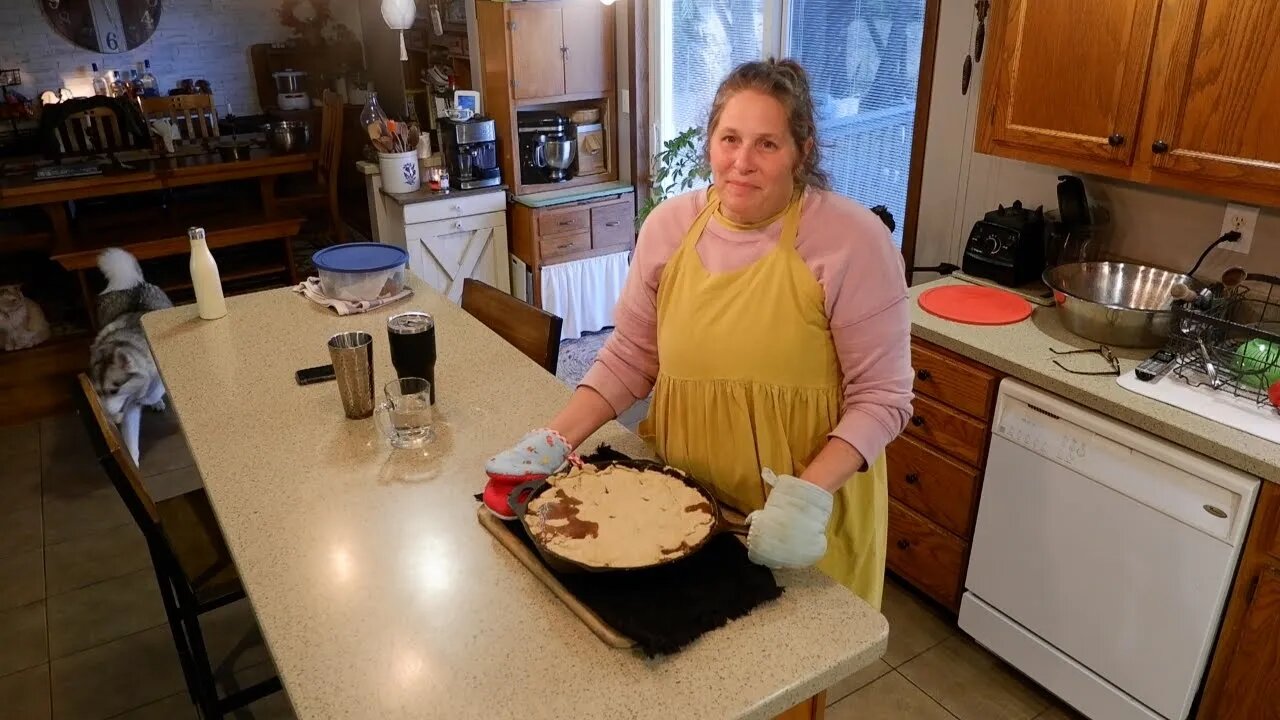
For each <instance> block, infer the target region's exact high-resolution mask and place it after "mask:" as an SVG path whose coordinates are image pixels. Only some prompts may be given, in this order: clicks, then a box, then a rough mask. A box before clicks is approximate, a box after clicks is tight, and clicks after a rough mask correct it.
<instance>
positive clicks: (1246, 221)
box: [1218, 203, 1258, 255]
mask: <svg viewBox="0 0 1280 720" xmlns="http://www.w3.org/2000/svg"><path fill="white" fill-rule="evenodd" d="M1257 224H1258V208H1256V207H1251V206H1249V205H1237V204H1235V203H1227V213H1226V215H1224V216H1223V218H1222V234H1223V235H1226V234H1227V233H1229V232H1231V231H1232V230H1235V231H1236V232H1238V233H1240V239H1239V240H1237V241H1235V242H1226V243H1222V244H1221V245H1219V246H1218V247H1221V248H1223V249H1225V250H1230V251H1232V252H1238V253H1244V254H1245V255H1248V254H1249V249H1250V248H1252V247H1253V229H1254V227H1256V226H1257Z"/></svg>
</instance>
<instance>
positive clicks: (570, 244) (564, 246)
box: [556, 242, 573, 250]
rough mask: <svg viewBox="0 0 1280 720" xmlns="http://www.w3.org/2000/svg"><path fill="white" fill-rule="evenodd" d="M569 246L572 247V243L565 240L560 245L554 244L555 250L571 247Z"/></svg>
mask: <svg viewBox="0 0 1280 720" xmlns="http://www.w3.org/2000/svg"><path fill="white" fill-rule="evenodd" d="M571 247H573V243H571V242H567V243H564V244H562V245H557V246H556V249H557V250H567V249H568V248H571Z"/></svg>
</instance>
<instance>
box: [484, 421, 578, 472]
mask: <svg viewBox="0 0 1280 720" xmlns="http://www.w3.org/2000/svg"><path fill="white" fill-rule="evenodd" d="M572 452H573V448H571V447H569V443H568V441H566V440H565V439H564V436H563V435H561V434H560V433H558V432H556V431H555V430H550V429H547V428H540V429H538V430H533V431H531V432H530V433H529V434H528V435H525V436H524V437H523V438H521V440H520V442H518V443H516V444H515V445H514V446H512V447H511V448H509V449H507V450H503V451H502V452H500V453H498V454H497V455H494V456H493V457H491V458H489V462H487V463H485V466H484V471H485V474H487V475H488V476H489V478H490V479H493V480H498V481H503V480H506V481H512V480H515V481H519V482H524V481H526V480H536V479H538V478H544V477H546V476H548V475H551V474H552V473H554V472H556V471H558V470H559V469H560V468H561V467H563V466H564V464H565V462H566V461H568V459H569V455H570V454H571V453H572Z"/></svg>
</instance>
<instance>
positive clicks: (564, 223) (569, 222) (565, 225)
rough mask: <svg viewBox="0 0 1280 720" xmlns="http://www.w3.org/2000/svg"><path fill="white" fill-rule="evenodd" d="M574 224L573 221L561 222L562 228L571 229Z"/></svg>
mask: <svg viewBox="0 0 1280 720" xmlns="http://www.w3.org/2000/svg"><path fill="white" fill-rule="evenodd" d="M572 224H573V221H572V220H561V221H560V227H569V226H570V225H572Z"/></svg>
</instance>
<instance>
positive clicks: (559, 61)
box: [507, 3, 565, 100]
mask: <svg viewBox="0 0 1280 720" xmlns="http://www.w3.org/2000/svg"><path fill="white" fill-rule="evenodd" d="M510 12H511V19H510V20H509V21H508V23H507V29H508V30H510V32H511V54H512V55H514V56H515V57H518V58H520V62H518V63H515V64H513V65H512V66H511V91H512V92H511V94H512V96H513V97H516V98H518V99H521V100H524V99H528V98H541V97H557V96H559V95H563V94H564V93H565V62H564V57H563V52H562V51H561V48H563V47H564V41H563V36H562V32H563V30H562V26H563V23H564V12H563V10H561V8H560V6H559V3H524V4H521V5H519V6H517V7H513V8H511V11H510Z"/></svg>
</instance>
